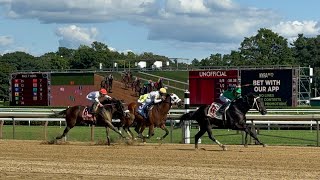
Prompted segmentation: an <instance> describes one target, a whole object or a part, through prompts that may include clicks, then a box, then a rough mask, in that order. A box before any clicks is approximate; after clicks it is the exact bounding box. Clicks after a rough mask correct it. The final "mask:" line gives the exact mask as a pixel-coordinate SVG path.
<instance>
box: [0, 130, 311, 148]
mask: <svg viewBox="0 0 320 180" xmlns="http://www.w3.org/2000/svg"><path fill="white" fill-rule="evenodd" d="M168 128H169V131H170V133H171V128H170V127H168ZM63 130H64V126H61V127H60V126H48V127H47V134H48V136H47V140H52V139H54V138H55V137H56V136H58V135H60V134H61V133H62V132H63ZM131 130H132V132H134V129H133V128H131ZM148 130H149V129H148V128H147V129H146V130H145V131H144V135H146V134H147V133H148ZM122 132H123V134H124V135H125V136H127V134H126V133H125V132H124V131H123V130H122ZM197 132H198V129H195V128H192V129H191V140H190V142H191V144H194V135H195V134H196V133H197ZM170 133H169V135H168V136H167V137H166V139H165V140H164V141H163V142H164V143H181V142H182V130H181V128H176V129H173V131H172V134H170ZM90 134H91V128H90V127H88V126H76V127H74V128H73V129H71V130H70V131H69V134H68V136H67V141H83V142H86V141H90V139H91V136H90ZM163 134H164V131H162V130H161V129H160V128H156V129H155V135H154V136H153V137H151V139H147V142H149V143H157V142H159V141H158V140H157V139H156V138H157V137H161V136H162V135H163ZM2 135H3V136H2V139H19V140H44V126H22V125H16V126H15V134H14V138H13V126H12V125H4V127H3V134H2ZM134 135H135V136H136V135H137V134H136V133H135V132H134ZM213 135H214V136H215V137H216V139H218V140H219V141H220V142H221V143H223V144H241V143H242V132H237V131H234V130H226V129H213ZM258 137H259V138H260V140H261V141H262V142H264V143H266V144H268V145H298V146H316V144H317V142H316V137H317V132H316V130H260V132H259V135H258ZM110 138H111V141H112V142H117V141H118V140H119V135H117V134H116V133H115V132H113V131H112V130H110ZM105 139H106V135H105V128H104V127H95V129H94V141H95V142H98V141H100V142H101V141H105ZM201 143H203V144H212V141H211V140H210V139H209V138H208V135H207V134H204V136H203V137H202V138H201Z"/></svg>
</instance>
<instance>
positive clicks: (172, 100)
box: [123, 93, 182, 142]
mask: <svg viewBox="0 0 320 180" xmlns="http://www.w3.org/2000/svg"><path fill="white" fill-rule="evenodd" d="M162 98H163V101H162V102H160V103H158V104H154V105H153V107H152V108H151V109H150V110H149V112H148V119H147V120H146V119H144V118H143V117H142V116H141V115H140V114H139V113H138V107H139V105H140V104H139V103H137V102H132V103H130V104H129V105H128V110H129V112H130V113H129V114H130V118H126V121H125V122H123V129H125V130H126V132H127V133H128V134H129V135H131V137H132V138H133V133H132V132H131V131H130V129H129V127H130V126H131V125H132V124H133V123H134V122H135V123H136V127H135V131H136V132H137V133H138V137H140V138H142V139H143V141H144V142H145V139H146V138H150V137H152V136H153V135H154V128H155V127H160V128H161V129H162V130H164V131H165V134H164V135H163V136H162V137H161V138H159V139H160V140H163V139H164V138H165V137H166V136H167V135H168V134H169V131H168V129H167V127H166V125H165V123H166V120H167V114H168V112H169V110H170V108H171V106H172V105H173V104H175V105H177V106H178V107H181V106H182V101H181V99H180V98H179V97H178V96H177V95H176V94H174V93H171V94H167V95H166V96H163V97H162ZM146 127H149V135H148V136H147V137H145V136H143V135H142V133H143V131H144V129H145V128H146Z"/></svg>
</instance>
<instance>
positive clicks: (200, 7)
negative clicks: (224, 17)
mask: <svg viewBox="0 0 320 180" xmlns="http://www.w3.org/2000/svg"><path fill="white" fill-rule="evenodd" d="M166 9H167V10H168V11H170V12H172V13H195V14H207V13H209V12H210V9H208V8H207V7H206V6H205V4H204V2H203V0H179V1H172V0H171V1H167V3H166Z"/></svg>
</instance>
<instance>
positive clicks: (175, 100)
mask: <svg viewBox="0 0 320 180" xmlns="http://www.w3.org/2000/svg"><path fill="white" fill-rule="evenodd" d="M170 96H171V104H175V105H177V106H178V107H179V108H180V107H182V106H183V103H182V100H181V99H180V98H179V96H177V95H176V94H174V93H171V94H170Z"/></svg>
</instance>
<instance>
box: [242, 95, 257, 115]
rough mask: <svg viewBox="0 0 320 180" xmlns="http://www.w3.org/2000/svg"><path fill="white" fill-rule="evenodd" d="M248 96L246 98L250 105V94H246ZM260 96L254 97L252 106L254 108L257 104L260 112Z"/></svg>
mask: <svg viewBox="0 0 320 180" xmlns="http://www.w3.org/2000/svg"><path fill="white" fill-rule="evenodd" d="M245 97H246V99H247V103H248V105H250V102H249V98H248V96H245ZM259 98H260V97H259V96H258V97H254V98H253V103H252V106H251V109H254V107H255V105H256V107H257V110H258V111H259V112H260V107H259V105H258V101H257V100H258V99H259Z"/></svg>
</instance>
